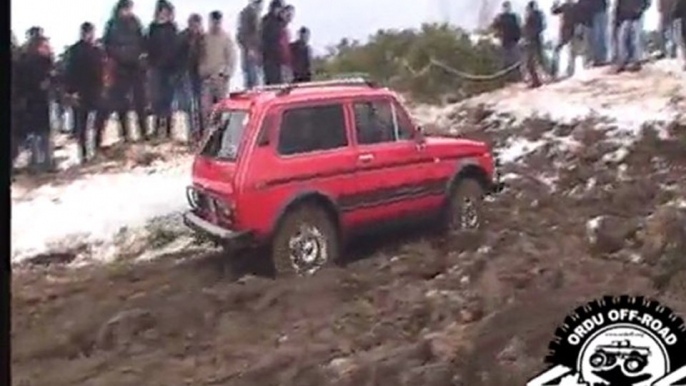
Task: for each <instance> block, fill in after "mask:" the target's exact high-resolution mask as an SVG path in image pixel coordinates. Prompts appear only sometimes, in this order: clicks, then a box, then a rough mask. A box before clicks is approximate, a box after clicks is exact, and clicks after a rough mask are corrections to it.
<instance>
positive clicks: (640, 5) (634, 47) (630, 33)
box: [615, 0, 648, 72]
mask: <svg viewBox="0 0 686 386" xmlns="http://www.w3.org/2000/svg"><path fill="white" fill-rule="evenodd" d="M647 8H648V1H647V0H617V4H616V7H615V18H616V20H617V21H618V22H619V23H620V24H619V25H620V30H619V38H618V41H619V52H618V53H619V60H618V64H617V72H621V71H624V70H631V71H638V70H640V68H641V63H640V52H641V49H640V44H641V39H640V35H641V30H640V22H641V18H642V16H643V13H644V12H645V11H646V9H647Z"/></svg>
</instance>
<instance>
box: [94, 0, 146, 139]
mask: <svg viewBox="0 0 686 386" xmlns="http://www.w3.org/2000/svg"><path fill="white" fill-rule="evenodd" d="M102 40H103V45H104V46H105V51H106V53H107V56H108V57H109V59H110V60H111V62H112V77H113V80H112V81H113V84H112V87H111V89H110V93H111V98H110V99H111V101H110V102H111V103H112V105H113V106H112V107H113V108H114V110H115V111H116V112H117V115H118V116H119V122H120V125H121V131H120V133H121V136H122V138H123V140H124V142H128V141H129V140H130V136H131V129H130V126H129V120H128V119H127V116H128V114H127V113H128V111H129V109H130V103H129V96H132V100H133V107H134V109H135V111H136V116H137V120H138V129H139V131H140V135H141V137H142V138H143V139H145V140H147V139H149V136H148V125H147V119H146V118H147V116H146V106H147V101H146V89H145V87H146V86H145V84H146V82H145V80H146V76H145V67H144V65H143V61H142V59H143V57H144V55H145V47H146V44H145V37H144V35H143V26H142V25H141V22H140V20H138V17H136V16H135V15H134V13H133V1H131V0H119V1H117V4H116V5H115V7H114V11H113V13H112V18H111V19H110V20H109V21H108V22H107V25H106V27H105V34H104V36H103V39H102Z"/></svg>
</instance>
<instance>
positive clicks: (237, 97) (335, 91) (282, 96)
mask: <svg viewBox="0 0 686 386" xmlns="http://www.w3.org/2000/svg"><path fill="white" fill-rule="evenodd" d="M374 96H376V97H378V96H382V97H383V96H395V93H394V92H393V91H391V90H389V89H388V88H382V87H378V88H377V87H370V86H364V85H341V86H321V87H306V88H297V87H296V88H293V89H292V90H290V91H289V92H288V93H281V92H280V91H279V90H254V91H242V92H237V93H232V94H231V96H230V97H229V98H227V99H226V100H224V101H223V102H222V105H224V106H227V107H228V106H229V105H234V106H235V105H236V104H243V103H246V102H247V104H248V105H250V104H259V105H263V106H265V105H272V104H291V103H300V102H308V101H317V100H327V99H344V98H353V97H374ZM246 107H247V106H246Z"/></svg>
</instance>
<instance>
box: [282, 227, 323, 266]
mask: <svg viewBox="0 0 686 386" xmlns="http://www.w3.org/2000/svg"><path fill="white" fill-rule="evenodd" d="M288 251H289V256H290V259H291V264H292V265H293V268H294V269H295V271H296V272H297V273H298V274H299V275H302V276H310V275H313V274H314V273H315V272H317V271H318V270H319V269H320V268H321V267H322V266H324V264H325V263H326V261H327V260H328V251H327V241H326V237H324V234H323V233H322V232H321V231H320V230H319V229H317V228H316V227H314V226H312V225H307V224H304V225H301V226H300V228H299V229H298V231H297V232H295V234H294V235H293V236H292V237H291V238H290V239H289V240H288Z"/></svg>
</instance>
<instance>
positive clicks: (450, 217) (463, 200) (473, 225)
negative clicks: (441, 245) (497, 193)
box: [446, 178, 485, 232]
mask: <svg viewBox="0 0 686 386" xmlns="http://www.w3.org/2000/svg"><path fill="white" fill-rule="evenodd" d="M484 196H485V192H484V189H483V188H482V187H481V184H479V182H478V181H477V180H475V179H472V178H467V179H463V180H461V181H460V182H458V184H457V186H456V187H455V188H454V189H453V190H452V192H451V194H450V197H449V201H448V212H447V213H446V214H447V228H448V230H451V231H472V232H478V231H480V230H481V229H482V227H483V225H484V218H483V201H484Z"/></svg>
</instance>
